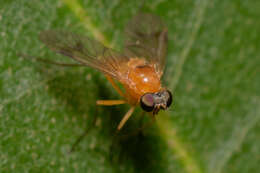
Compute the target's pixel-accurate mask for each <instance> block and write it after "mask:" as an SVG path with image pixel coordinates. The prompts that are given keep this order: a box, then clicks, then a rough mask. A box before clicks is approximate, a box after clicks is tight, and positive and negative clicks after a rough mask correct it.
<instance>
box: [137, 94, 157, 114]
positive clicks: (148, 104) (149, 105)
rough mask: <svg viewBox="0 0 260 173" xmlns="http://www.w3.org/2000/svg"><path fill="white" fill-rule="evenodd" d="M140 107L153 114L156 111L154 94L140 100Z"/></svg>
mask: <svg viewBox="0 0 260 173" xmlns="http://www.w3.org/2000/svg"><path fill="white" fill-rule="evenodd" d="M140 105H141V107H142V109H143V110H144V111H146V112H151V111H153V109H154V96H153V94H152V93H147V94H144V95H143V96H142V97H141V99H140Z"/></svg>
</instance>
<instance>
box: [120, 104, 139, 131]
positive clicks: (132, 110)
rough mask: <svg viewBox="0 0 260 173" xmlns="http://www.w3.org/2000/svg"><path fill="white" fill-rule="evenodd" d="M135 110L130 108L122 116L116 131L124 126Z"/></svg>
mask: <svg viewBox="0 0 260 173" xmlns="http://www.w3.org/2000/svg"><path fill="white" fill-rule="evenodd" d="M134 110H135V107H134V106H132V107H131V108H130V109H129V110H128V112H127V113H126V114H125V115H124V117H123V119H122V120H121V121H120V123H119V125H118V126H117V131H119V130H120V129H121V128H122V127H123V126H124V124H125V123H126V121H127V120H128V119H129V118H130V117H131V115H132V114H133V112H134Z"/></svg>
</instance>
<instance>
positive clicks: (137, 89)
mask: <svg viewBox="0 0 260 173" xmlns="http://www.w3.org/2000/svg"><path fill="white" fill-rule="evenodd" d="M128 69H129V70H128V80H127V83H124V87H125V89H126V96H127V99H128V101H129V102H130V103H131V104H137V103H138V102H139V99H140V97H141V96H142V95H143V94H145V93H154V92H158V91H159V90H160V89H161V82H160V76H159V75H158V74H157V73H156V70H155V68H154V67H153V66H152V65H150V64H146V62H145V60H143V59H137V58H134V59H131V60H130V61H129V62H128Z"/></svg>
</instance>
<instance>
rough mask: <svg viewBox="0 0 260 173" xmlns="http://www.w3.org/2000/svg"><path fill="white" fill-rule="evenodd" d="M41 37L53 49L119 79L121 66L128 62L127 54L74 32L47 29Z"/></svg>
mask: <svg viewBox="0 0 260 173" xmlns="http://www.w3.org/2000/svg"><path fill="white" fill-rule="evenodd" d="M39 39H40V40H41V41H42V42H43V43H45V44H46V45H47V46H48V47H49V48H50V49H51V50H53V51H55V52H57V53H60V54H62V55H65V56H68V57H71V58H72V59H74V60H76V61H78V62H79V63H81V64H84V65H87V66H90V67H93V68H95V69H98V70H100V71H101V72H103V73H105V74H107V75H109V76H111V77H113V78H116V79H117V80H119V79H120V78H122V76H120V75H122V74H120V70H118V69H119V67H120V65H121V64H122V63H124V62H127V61H128V60H129V59H128V57H127V56H125V55H122V54H120V53H118V52H116V51H114V50H112V49H109V48H107V47H105V46H103V44H101V43H99V42H98V41H95V40H92V39H90V38H88V37H85V36H81V35H77V34H74V33H70V32H66V31H59V30H46V31H43V32H41V33H40V35H39Z"/></svg>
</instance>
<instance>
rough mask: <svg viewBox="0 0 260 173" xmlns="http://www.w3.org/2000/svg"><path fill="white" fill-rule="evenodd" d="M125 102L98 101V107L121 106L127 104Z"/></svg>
mask: <svg viewBox="0 0 260 173" xmlns="http://www.w3.org/2000/svg"><path fill="white" fill-rule="evenodd" d="M125 103H126V101H125V100H97V102H96V104H97V105H103V106H113V105H121V104H125Z"/></svg>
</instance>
